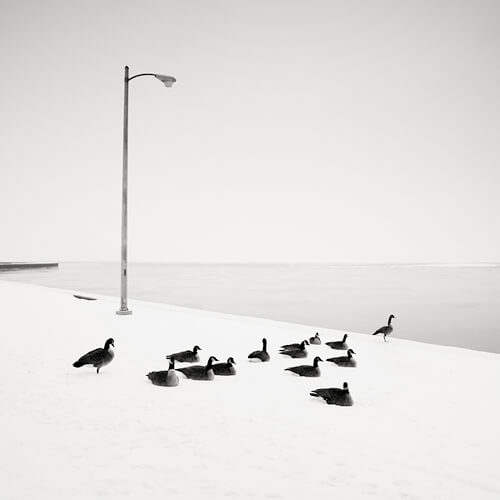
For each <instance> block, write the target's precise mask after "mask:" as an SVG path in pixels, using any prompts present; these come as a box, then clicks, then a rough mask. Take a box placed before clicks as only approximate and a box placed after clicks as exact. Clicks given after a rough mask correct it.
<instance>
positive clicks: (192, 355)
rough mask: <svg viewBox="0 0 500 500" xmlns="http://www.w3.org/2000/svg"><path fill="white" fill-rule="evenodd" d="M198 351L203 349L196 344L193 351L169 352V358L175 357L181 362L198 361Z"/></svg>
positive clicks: (174, 358) (175, 359)
mask: <svg viewBox="0 0 500 500" xmlns="http://www.w3.org/2000/svg"><path fill="white" fill-rule="evenodd" d="M198 351H201V347H198V346H197V345H195V346H194V347H193V350H192V351H181V352H174V353H173V354H169V355H168V356H167V359H173V360H174V361H177V362H179V363H196V362H197V361H200V356H199V355H198Z"/></svg>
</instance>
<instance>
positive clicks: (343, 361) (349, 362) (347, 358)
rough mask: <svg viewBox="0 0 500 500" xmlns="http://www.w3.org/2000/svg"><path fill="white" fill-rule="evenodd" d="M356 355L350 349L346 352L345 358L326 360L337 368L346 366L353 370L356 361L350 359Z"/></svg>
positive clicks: (338, 357)
mask: <svg viewBox="0 0 500 500" xmlns="http://www.w3.org/2000/svg"><path fill="white" fill-rule="evenodd" d="M353 354H356V353H355V352H354V351H353V350H352V349H348V350H347V356H337V357H336V358H327V361H331V362H332V363H335V364H336V365H337V366H347V367H352V368H354V367H355V366H356V364H357V363H356V360H355V359H354V358H353V357H352V355H353Z"/></svg>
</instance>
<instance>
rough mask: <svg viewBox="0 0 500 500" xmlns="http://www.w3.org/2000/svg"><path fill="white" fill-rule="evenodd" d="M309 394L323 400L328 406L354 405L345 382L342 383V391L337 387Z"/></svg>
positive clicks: (317, 390) (316, 390)
mask: <svg viewBox="0 0 500 500" xmlns="http://www.w3.org/2000/svg"><path fill="white" fill-rule="evenodd" d="M310 394H311V396H314V397H319V398H323V399H324V400H325V401H326V402H327V403H328V404H329V405H338V406H352V405H353V404H354V402H353V400H352V397H351V394H350V393H349V386H348V385H347V382H344V385H343V388H342V389H339V388H337V387H329V388H326V389H315V390H314V391H311V393H310Z"/></svg>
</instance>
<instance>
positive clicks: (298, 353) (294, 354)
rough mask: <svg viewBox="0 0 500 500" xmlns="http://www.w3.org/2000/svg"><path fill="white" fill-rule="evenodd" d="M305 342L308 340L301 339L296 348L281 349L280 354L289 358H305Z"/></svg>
mask: <svg viewBox="0 0 500 500" xmlns="http://www.w3.org/2000/svg"><path fill="white" fill-rule="evenodd" d="M306 344H309V342H307V340H303V341H302V342H301V343H300V344H299V347H298V348H297V349H281V351H280V354H284V355H285V356H290V357H291V358H307V350H306Z"/></svg>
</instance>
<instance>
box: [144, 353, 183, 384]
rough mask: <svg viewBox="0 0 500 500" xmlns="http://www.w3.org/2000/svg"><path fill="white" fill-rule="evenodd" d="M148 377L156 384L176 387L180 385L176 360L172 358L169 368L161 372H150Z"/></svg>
mask: <svg viewBox="0 0 500 500" xmlns="http://www.w3.org/2000/svg"><path fill="white" fill-rule="evenodd" d="M146 377H148V379H149V380H151V382H153V384H154V385H161V386H163V387H175V386H177V385H179V377H178V376H177V373H175V360H173V359H171V360H170V364H169V366H168V370H163V371H160V372H149V373H148V374H147V375H146Z"/></svg>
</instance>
